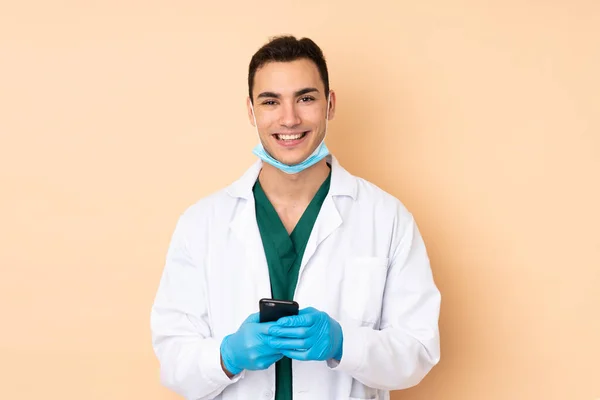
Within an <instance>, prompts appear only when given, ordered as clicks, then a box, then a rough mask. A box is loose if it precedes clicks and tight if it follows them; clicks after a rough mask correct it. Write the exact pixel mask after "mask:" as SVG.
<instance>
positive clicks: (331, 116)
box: [328, 90, 336, 121]
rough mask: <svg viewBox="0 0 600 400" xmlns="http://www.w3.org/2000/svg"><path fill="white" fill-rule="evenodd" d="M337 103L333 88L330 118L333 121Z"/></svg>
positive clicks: (330, 92) (331, 91) (330, 100)
mask: <svg viewBox="0 0 600 400" xmlns="http://www.w3.org/2000/svg"><path fill="white" fill-rule="evenodd" d="M335 104H336V97H335V92H334V91H333V90H330V91H329V118H328V119H329V120H330V121H331V120H332V119H333V117H335Z"/></svg>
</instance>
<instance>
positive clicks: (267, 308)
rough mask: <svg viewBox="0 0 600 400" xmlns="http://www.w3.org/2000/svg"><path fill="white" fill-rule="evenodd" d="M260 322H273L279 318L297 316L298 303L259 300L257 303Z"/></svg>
mask: <svg viewBox="0 0 600 400" xmlns="http://www.w3.org/2000/svg"><path fill="white" fill-rule="evenodd" d="M258 308H259V311H260V322H273V321H277V320H278V319H279V318H281V317H288V316H290V315H298V310H299V307H298V303H296V302H295V301H287V300H275V299H261V300H260V301H259V303H258Z"/></svg>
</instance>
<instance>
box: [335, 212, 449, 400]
mask: <svg viewBox="0 0 600 400" xmlns="http://www.w3.org/2000/svg"><path fill="white" fill-rule="evenodd" d="M409 216H410V218H409V220H408V221H407V222H406V223H405V224H400V223H398V228H402V227H403V228H404V229H403V230H404V232H403V234H402V235H399V236H401V238H400V240H399V241H398V240H396V241H397V242H398V243H397V245H395V246H394V247H393V253H392V257H391V261H390V266H389V269H388V275H387V281H386V286H385V292H384V298H383V303H382V316H381V323H380V326H379V330H375V329H373V328H371V327H364V326H363V327H356V326H348V325H347V324H346V325H344V324H341V325H342V331H343V337H344V342H343V356H342V359H341V361H340V362H339V363H338V362H336V361H334V360H330V361H328V364H329V367H330V368H333V369H335V370H340V371H343V372H346V373H348V374H350V375H351V376H352V377H354V378H355V379H356V380H358V381H359V382H361V383H363V384H364V385H367V386H369V387H372V388H375V389H382V390H400V389H406V388H409V387H412V386H415V385H417V384H418V383H419V382H420V381H421V380H422V379H423V378H424V377H425V376H426V375H427V374H428V373H429V371H430V370H431V369H432V368H433V367H434V366H435V365H436V364H437V363H438V362H439V360H440V343H439V329H438V320H439V312H440V301H441V295H440V292H439V291H438V289H437V287H436V285H435V283H434V281H433V275H432V272H431V268H430V263H429V259H428V256H427V252H426V249H425V244H424V242H423V239H422V237H421V235H420V233H419V230H418V228H417V226H416V224H415V221H414V219H413V218H412V215H409ZM400 225H402V226H400Z"/></svg>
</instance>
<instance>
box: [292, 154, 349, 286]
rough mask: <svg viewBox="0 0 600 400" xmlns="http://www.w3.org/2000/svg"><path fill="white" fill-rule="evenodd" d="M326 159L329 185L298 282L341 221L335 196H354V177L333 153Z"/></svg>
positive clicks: (301, 265)
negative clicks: (329, 167)
mask: <svg viewBox="0 0 600 400" xmlns="http://www.w3.org/2000/svg"><path fill="white" fill-rule="evenodd" d="M327 161H328V162H329V164H330V165H331V186H330V188H329V193H328V195H327V197H326V198H325V201H323V205H322V206H321V210H320V211H319V216H318V217H317V220H316V221H315V225H314V227H313V230H312V232H311V234H310V237H309V239H308V243H307V244H306V250H305V251H304V256H303V257H302V263H301V264H300V271H299V273H298V282H300V278H301V276H302V271H304V268H305V267H306V265H307V264H308V262H309V261H310V259H311V258H312V256H313V255H314V254H315V252H316V251H317V249H318V247H319V245H320V244H321V243H322V242H323V241H324V240H325V239H327V237H329V236H330V235H331V234H332V233H333V232H335V230H336V229H337V228H339V226H340V225H341V224H342V222H343V221H342V216H341V215H340V212H339V211H338V209H337V207H336V204H335V198H336V197H338V196H348V197H350V198H352V199H355V198H356V180H355V178H354V177H353V176H352V175H351V174H349V173H348V172H347V171H346V170H345V169H344V168H343V167H342V166H341V165H340V163H339V162H338V160H337V159H336V158H335V157H334V156H333V155H329V156H328V157H327Z"/></svg>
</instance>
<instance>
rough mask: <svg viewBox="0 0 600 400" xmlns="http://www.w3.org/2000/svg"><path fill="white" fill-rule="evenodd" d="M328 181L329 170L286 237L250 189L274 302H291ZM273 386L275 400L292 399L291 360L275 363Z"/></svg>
mask: <svg viewBox="0 0 600 400" xmlns="http://www.w3.org/2000/svg"><path fill="white" fill-rule="evenodd" d="M330 182H331V171H330V172H329V176H328V177H327V179H325V181H324V182H323V184H322V185H321V187H320V188H319V190H318V191H317V193H316V194H315V196H314V197H313V199H312V200H311V202H310V204H309V205H308V207H307V208H306V210H305V211H304V213H303V214H302V217H301V218H300V220H299V221H298V223H297V225H296V226H295V227H294V230H293V231H292V233H291V234H289V235H288V232H287V230H286V229H285V226H284V225H283V222H281V219H280V218H279V215H278V214H277V211H275V208H274V207H273V205H272V204H271V202H270V201H269V199H268V198H267V196H266V194H265V192H264V191H263V189H262V187H261V185H260V183H259V182H258V180H257V181H256V183H255V185H254V187H253V192H254V199H255V203H256V220H257V223H258V229H259V231H260V235H261V238H262V242H263V247H264V250H265V256H266V258H267V264H268V266H269V278H270V280H271V295H272V297H273V298H274V299H278V300H293V297H294V291H295V290H296V283H297V280H298V272H299V271H300V264H301V262H302V256H303V255H304V250H305V249H306V244H307V242H308V238H309V237H310V233H311V231H312V229H313V226H314V224H315V221H316V219H317V216H318V215H319V211H320V209H321V206H322V205H323V201H324V200H325V197H327V193H328V192H329V185H330ZM275 385H276V386H275V387H276V390H275V400H291V399H292V397H293V392H292V360H291V359H289V358H287V357H284V358H282V359H281V360H279V361H278V362H277V363H276V364H275Z"/></svg>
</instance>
